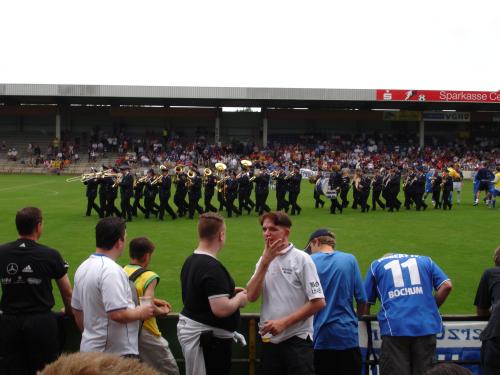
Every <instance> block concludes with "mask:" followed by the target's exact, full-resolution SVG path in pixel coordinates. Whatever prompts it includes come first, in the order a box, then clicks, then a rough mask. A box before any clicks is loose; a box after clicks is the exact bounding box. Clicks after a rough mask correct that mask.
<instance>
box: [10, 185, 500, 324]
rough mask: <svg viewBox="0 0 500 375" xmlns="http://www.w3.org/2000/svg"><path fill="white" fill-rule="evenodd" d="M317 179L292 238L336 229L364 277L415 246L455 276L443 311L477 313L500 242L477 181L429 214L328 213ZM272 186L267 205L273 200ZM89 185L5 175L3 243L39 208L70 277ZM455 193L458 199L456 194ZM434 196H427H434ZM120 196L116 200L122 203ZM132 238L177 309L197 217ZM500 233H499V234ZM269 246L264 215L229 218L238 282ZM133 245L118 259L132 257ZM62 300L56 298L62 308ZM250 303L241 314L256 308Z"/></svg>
mask: <svg viewBox="0 0 500 375" xmlns="http://www.w3.org/2000/svg"><path fill="white" fill-rule="evenodd" d="M312 187H313V186H312V185H311V184H309V183H308V182H307V181H304V182H303V185H302V192H301V195H300V197H299V204H300V205H301V206H302V208H303V210H302V214H301V215H300V216H296V217H292V220H293V227H292V235H291V241H292V242H293V243H294V244H295V245H296V246H297V247H299V248H303V247H304V246H305V243H306V241H307V238H308V236H309V234H310V233H311V232H312V231H313V230H315V229H316V228H318V227H328V228H331V229H333V231H334V232H335V233H336V235H337V248H338V249H340V250H344V251H347V252H350V253H353V254H354V255H355V256H356V257H357V259H358V261H359V264H360V267H361V272H362V274H363V277H364V276H365V273H366V271H367V269H368V266H369V264H370V262H371V261H372V260H373V259H376V258H378V257H380V256H381V255H382V254H384V253H387V252H409V253H417V254H425V255H429V256H431V257H432V258H433V259H434V260H435V261H436V262H437V264H439V265H440V266H441V268H442V269H443V270H444V271H445V272H446V273H447V274H448V276H449V277H450V278H451V279H452V281H453V285H454V290H453V292H452V294H451V295H450V297H449V299H448V301H447V302H446V303H445V305H444V306H443V307H442V309H441V311H442V312H443V313H447V314H462V313H463V314H466V313H473V312H474V306H473V305H472V303H473V299H474V295H475V291H476V287H477V283H478V281H479V278H480V277H481V274H482V272H483V270H484V269H485V268H487V267H490V266H491V265H492V257H491V256H492V252H493V250H494V249H495V248H496V246H498V245H499V244H500V241H499V240H498V226H497V225H498V219H499V211H498V209H497V210H493V209H489V208H487V207H485V206H484V204H482V205H480V206H479V207H473V206H472V197H471V195H472V193H471V184H470V183H466V185H465V189H464V190H465V191H464V192H462V205H461V206H460V207H458V206H457V205H456V204H454V206H453V209H452V211H442V210H433V209H432V207H430V209H428V210H427V211H425V212H416V211H414V210H412V211H405V210H402V211H400V212H399V213H388V212H383V211H381V210H378V211H376V212H370V213H369V214H362V213H360V212H359V211H354V210H352V209H350V208H349V209H346V210H345V211H344V214H342V215H338V214H337V215H330V213H329V210H328V209H327V208H326V205H325V208H323V209H315V208H314V201H313V199H312ZM273 194H274V192H273V191H271V194H270V199H269V200H268V203H270V204H271V207H274V206H275V199H274V196H273ZM84 195H85V190H84V186H83V184H80V183H66V182H65V177H60V176H39V175H0V242H2V243H3V242H8V241H12V240H13V239H15V238H16V235H17V234H16V230H15V224H14V217H15V213H16V211H17V210H18V209H20V208H22V207H25V206H37V207H40V208H41V209H42V211H43V214H44V220H45V222H44V227H45V232H44V235H43V237H42V238H41V240H40V242H41V243H43V244H46V245H48V246H51V247H54V248H56V249H58V250H59V251H60V252H61V253H62V255H63V257H64V258H65V259H66V260H67V261H68V262H69V264H70V278H71V280H73V274H74V272H75V270H76V268H77V267H78V265H79V264H80V263H81V262H82V261H83V260H84V259H86V258H87V257H88V255H89V254H90V253H91V252H93V250H94V249H95V246H94V226H95V224H96V222H97V220H98V218H97V216H95V214H93V215H94V216H91V217H85V216H84V213H85V207H86V198H85V196H84ZM401 196H402V194H401V195H400V198H401ZM454 198H455V197H454ZM429 201H430V197H428V202H429ZM117 202H118V201H117ZM127 233H128V239H132V238H134V237H136V236H148V237H149V238H151V239H152V240H153V242H154V243H155V244H156V246H157V250H156V251H155V255H154V257H153V262H152V264H151V267H150V268H151V269H153V270H155V271H156V272H158V273H159V274H160V276H161V283H160V284H159V286H158V290H157V294H158V295H159V296H160V297H161V298H165V299H167V300H169V301H170V302H171V303H172V304H173V306H174V311H176V312H178V311H179V310H180V309H181V308H182V302H181V297H180V296H181V291H180V282H179V273H180V268H181V266H182V263H183V261H184V259H185V258H186V257H187V256H188V255H189V254H190V253H191V252H192V251H193V249H194V248H195V246H196V245H197V241H196V219H195V220H194V221H192V220H188V219H178V220H176V221H171V220H169V219H168V220H166V221H165V222H160V221H157V220H156V219H154V218H153V219H150V220H146V219H144V218H142V217H139V218H138V219H136V220H135V221H134V222H132V223H129V224H128V226H127ZM495 233H496V234H495ZM262 249H263V240H262V236H261V233H260V226H259V223H258V218H257V215H256V214H255V213H253V214H252V215H250V216H247V215H243V216H241V217H239V218H232V219H229V220H227V242H226V246H225V248H224V249H223V251H222V252H221V254H220V259H221V261H222V262H223V263H224V264H225V265H226V267H227V268H228V270H229V272H230V273H231V274H232V276H233V278H234V279H235V281H236V284H237V285H245V284H246V282H247V281H248V279H249V277H250V276H251V275H252V273H253V271H254V267H255V263H256V261H257V259H258V258H259V256H260V254H261V252H262ZM127 254H128V251H126V252H124V255H123V256H122V258H120V259H119V263H120V264H122V265H123V264H126V263H127V260H128V258H127ZM60 306H61V302H60V298H59V297H58V298H57V307H60ZM258 309H259V305H258V304H249V305H248V306H247V307H246V308H245V309H244V310H243V312H255V311H258Z"/></svg>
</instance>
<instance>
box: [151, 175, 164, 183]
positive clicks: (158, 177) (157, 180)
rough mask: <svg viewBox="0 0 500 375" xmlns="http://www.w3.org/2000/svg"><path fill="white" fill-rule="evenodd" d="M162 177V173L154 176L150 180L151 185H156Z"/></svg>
mask: <svg viewBox="0 0 500 375" xmlns="http://www.w3.org/2000/svg"><path fill="white" fill-rule="evenodd" d="M162 178H163V175H159V176H156V177H155V178H153V180H152V181H151V185H156V184H158V183H160V182H161V179H162Z"/></svg>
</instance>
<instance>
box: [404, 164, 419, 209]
mask: <svg viewBox="0 0 500 375" xmlns="http://www.w3.org/2000/svg"><path fill="white" fill-rule="evenodd" d="M415 177H416V174H415V173H414V171H413V168H411V167H408V169H407V171H406V176H405V179H404V182H403V193H404V197H405V202H404V206H405V208H406V209H407V210H409V209H410V208H411V205H412V203H413V202H412V201H413V197H414V196H415V193H414V186H413V184H414V182H415Z"/></svg>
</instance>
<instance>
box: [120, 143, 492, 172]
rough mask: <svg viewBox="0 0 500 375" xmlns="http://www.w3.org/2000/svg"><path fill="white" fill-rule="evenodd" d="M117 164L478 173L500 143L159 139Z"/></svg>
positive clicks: (126, 152)
mask: <svg viewBox="0 0 500 375" xmlns="http://www.w3.org/2000/svg"><path fill="white" fill-rule="evenodd" d="M118 151H121V152H120V153H119V157H118V158H117V160H116V164H117V165H120V164H123V163H124V162H128V163H130V164H135V165H137V166H140V167H149V166H152V165H160V164H162V163H164V162H166V161H167V162H171V163H174V164H186V165H190V164H196V165H199V166H210V165H213V164H214V163H216V162H219V161H220V162H223V163H225V164H227V165H228V167H229V168H236V167H238V165H239V160H240V159H242V158H247V159H250V160H253V161H259V162H260V163H266V162H267V163H274V162H278V163H285V164H288V163H295V164H298V165H299V166H300V167H301V168H309V169H313V170H316V169H325V170H327V169H330V168H331V166H332V165H334V164H338V165H342V166H344V167H350V168H366V169H367V170H373V169H375V168H379V167H381V166H385V165H387V164H395V165H398V166H400V167H403V168H405V167H407V166H410V165H413V164H420V165H421V164H428V165H433V166H435V167H437V168H438V169H440V168H441V167H443V166H446V165H451V164H457V163H458V164H460V165H461V168H462V169H464V170H474V169H476V168H477V167H478V166H479V164H480V162H481V161H487V162H488V163H489V164H491V165H495V164H499V163H500V145H499V142H498V139H496V138H492V139H485V138H476V139H474V140H473V141H469V142H465V141H463V140H454V141H440V140H439V139H437V138H432V139H430V142H429V145H427V146H425V147H424V148H423V149H421V148H420V147H419V146H418V142H417V141H416V140H413V139H404V138H397V137H392V136H384V135H377V136H366V135H360V136H354V135H342V136H334V137H332V138H330V139H328V140H322V139H318V138H307V139H303V140H301V141H300V142H297V143H294V144H283V143H280V142H278V141H274V142H272V143H271V144H270V145H269V146H268V147H265V148H263V147H260V146H258V145H257V144H255V143H252V142H239V141H233V142H231V143H228V144H224V145H222V144H211V143H208V142H207V141H206V140H205V139H204V137H200V138H198V139H197V140H196V142H193V143H188V142H182V140H181V139H178V138H177V139H170V140H169V141H168V142H167V143H166V144H164V143H162V142H161V141H160V140H159V139H158V138H155V137H151V138H149V139H148V140H146V139H142V138H135V139H131V140H130V141H124V142H123V143H122V144H121V146H120V147H119V150H118Z"/></svg>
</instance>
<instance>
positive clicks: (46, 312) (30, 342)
mask: <svg viewBox="0 0 500 375" xmlns="http://www.w3.org/2000/svg"><path fill="white" fill-rule="evenodd" d="M16 226H17V231H18V233H19V239H18V240H16V241H14V242H10V243H6V244H4V245H1V246H0V280H1V284H2V298H1V300H0V310H1V311H2V312H3V314H1V315H0V332H1V334H0V358H2V359H1V360H0V372H1V373H2V374H7V375H10V374H12V375H14V374H15V375H24V374H35V373H36V372H37V371H38V370H42V369H43V367H44V366H45V365H46V364H47V363H50V362H52V361H54V360H56V358H57V356H58V355H59V342H58V340H57V338H58V334H57V322H56V317H55V315H54V314H53V313H52V312H51V309H52V307H53V306H54V296H53V295H52V283H51V282H52V279H55V280H56V283H57V286H58V288H59V290H60V292H61V296H62V298H63V302H64V306H65V311H66V313H67V314H71V311H72V310H71V292H72V290H71V284H70V282H69V278H68V275H67V269H68V265H67V263H66V262H65V261H64V260H63V259H62V257H61V255H60V254H59V252H58V251H57V250H54V249H51V248H49V247H47V246H44V245H41V244H38V243H37V242H36V241H38V239H39V238H40V236H41V235H42V232H43V223H42V213H41V211H40V210H39V209H38V208H35V207H26V208H23V209H22V210H20V211H19V212H18V213H17V215H16Z"/></svg>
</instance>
